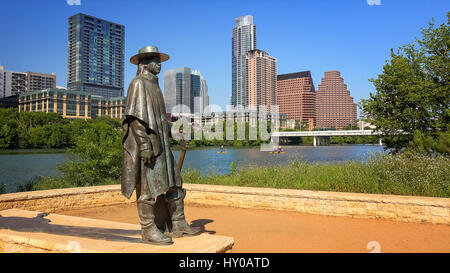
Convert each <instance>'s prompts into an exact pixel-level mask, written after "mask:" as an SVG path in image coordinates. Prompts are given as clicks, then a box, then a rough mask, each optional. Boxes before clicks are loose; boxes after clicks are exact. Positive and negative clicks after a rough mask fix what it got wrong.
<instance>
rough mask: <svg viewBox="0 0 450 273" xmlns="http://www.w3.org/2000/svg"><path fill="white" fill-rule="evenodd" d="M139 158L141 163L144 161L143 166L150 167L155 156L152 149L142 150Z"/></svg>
mask: <svg viewBox="0 0 450 273" xmlns="http://www.w3.org/2000/svg"><path fill="white" fill-rule="evenodd" d="M140 156H141V159H142V161H144V164H146V165H152V164H153V163H154V162H155V160H156V157H155V154H153V150H152V149H146V150H142V151H141V152H140Z"/></svg>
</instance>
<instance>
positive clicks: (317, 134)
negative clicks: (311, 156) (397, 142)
mask: <svg viewBox="0 0 450 273" xmlns="http://www.w3.org/2000/svg"><path fill="white" fill-rule="evenodd" d="M379 135H381V133H380V132H377V131H373V130H343V131H337V130H336V131H331V130H330V131H296V132H274V133H271V134H270V137H271V139H272V138H273V137H313V138H314V140H313V144H314V146H320V145H329V144H330V137H331V136H379ZM379 143H380V145H383V144H382V143H381V138H380V141H379Z"/></svg>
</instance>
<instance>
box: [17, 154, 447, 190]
mask: <svg viewBox="0 0 450 273" xmlns="http://www.w3.org/2000/svg"><path fill="white" fill-rule="evenodd" d="M113 162H114V165H115V166H114V167H113V168H108V167H106V166H107V165H108V164H110V163H113ZM86 163H87V162H86V161H85V163H83V164H80V165H77V164H74V163H68V164H66V165H63V167H62V168H61V170H62V172H63V175H62V176H60V177H55V178H38V179H35V180H33V181H31V182H30V183H28V184H27V185H25V186H24V187H22V188H19V189H18V190H19V191H24V190H45V189H54V188H68V187H80V186H94V185H106V184H117V183H120V182H119V178H118V177H119V175H120V167H119V165H120V164H118V162H117V161H116V160H111V158H106V159H105V161H98V160H93V161H90V162H89V163H91V164H96V166H97V167H101V166H105V167H106V168H88V167H87V166H88V165H87V164H86ZM448 166H450V159H449V158H448V157H444V156H438V157H435V158H431V157H429V156H426V155H418V154H406V153H403V154H396V155H376V156H373V157H372V158H371V159H369V160H368V161H367V162H363V163H361V162H354V161H347V162H344V163H342V164H319V163H311V162H307V161H292V162H290V163H289V165H287V166H283V165H274V166H251V168H249V166H238V167H236V166H235V164H231V166H230V173H229V174H223V175H217V174H215V173H210V174H208V175H202V174H200V172H199V171H198V170H186V171H184V172H183V173H182V175H183V181H184V182H185V183H194V184H212V185H228V186H246V187H268V188H282V189H299V190H319V191H337V192H356V193H373V194H394V195H415V196H431V197H446V198H449V197H450V183H449V177H450V169H449V168H448ZM108 170H110V171H108Z"/></svg>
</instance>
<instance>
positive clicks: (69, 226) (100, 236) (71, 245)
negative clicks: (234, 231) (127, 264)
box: [0, 209, 234, 253]
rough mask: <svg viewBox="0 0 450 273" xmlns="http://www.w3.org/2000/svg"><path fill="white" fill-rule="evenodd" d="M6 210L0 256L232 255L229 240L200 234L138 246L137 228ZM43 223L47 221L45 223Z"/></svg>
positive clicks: (0, 229) (0, 219)
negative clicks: (139, 253) (28, 253)
mask: <svg viewBox="0 0 450 273" xmlns="http://www.w3.org/2000/svg"><path fill="white" fill-rule="evenodd" d="M38 214H40V212H35V211H26V210H19V209H9V210H3V211H0V215H1V217H0V253H2V252H3V253H11V252H108V253H126V252H133V253H136V252H147V253H219V252H231V249H232V247H233V244H234V239H233V238H232V237H226V236H219V235H211V234H207V233H202V234H200V235H198V236H193V237H183V238H174V244H172V245H169V246H156V245H151V244H144V243H142V242H141V239H140V238H141V235H140V234H141V230H140V226H139V225H133V224H125V223H119V222H112V221H104V220H95V219H88V218H81V217H73V216H67V215H58V214H52V213H51V214H50V215H48V216H45V217H37V215H38ZM46 219H48V220H50V221H51V222H48V221H47V220H46Z"/></svg>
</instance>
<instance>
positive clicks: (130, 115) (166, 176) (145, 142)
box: [122, 46, 200, 245]
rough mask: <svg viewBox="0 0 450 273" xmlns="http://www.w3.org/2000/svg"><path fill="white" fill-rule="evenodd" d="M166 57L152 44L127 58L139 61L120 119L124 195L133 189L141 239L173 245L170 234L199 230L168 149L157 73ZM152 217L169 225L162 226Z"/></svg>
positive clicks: (166, 123) (187, 233)
mask: <svg viewBox="0 0 450 273" xmlns="http://www.w3.org/2000/svg"><path fill="white" fill-rule="evenodd" d="M168 59H169V56H168V55H167V54H164V53H160V52H159V51H158V48H157V47H155V46H147V47H144V48H142V49H140V50H139V53H138V54H136V55H134V56H133V57H131V59H130V62H131V63H132V64H136V65H138V70H137V73H136V77H135V78H134V79H133V80H132V81H131V83H130V86H129V87H128V93H127V102H126V108H125V114H124V120H123V123H122V125H123V131H124V137H123V142H122V143H123V165H122V166H123V171H122V193H123V194H124V195H125V196H126V197H127V198H130V197H131V195H132V193H133V191H134V190H135V189H136V198H137V208H138V213H139V218H140V223H141V228H142V240H143V242H145V243H151V244H160V245H168V244H172V243H173V241H172V239H171V237H181V236H186V235H197V234H199V233H200V229H199V228H193V227H191V226H189V225H188V224H187V222H186V219H185V216H184V197H185V195H186V191H185V190H184V189H182V179H181V174H180V170H179V169H178V167H177V165H176V162H175V160H174V157H173V154H172V151H171V150H170V143H169V137H172V135H171V131H170V125H169V123H168V121H167V118H166V108H165V104H164V99H163V95H162V93H161V89H160V88H159V84H158V76H157V75H158V74H159V72H160V71H161V63H162V62H164V61H167V60H168ZM163 214H166V215H167V216H166V218H164V215H163ZM155 218H156V219H163V221H164V222H167V223H163V224H162V225H161V223H160V222H161V221H159V222H158V220H156V221H155ZM164 229H166V230H164ZM165 231H168V233H167V235H166V234H165V233H164V232H165Z"/></svg>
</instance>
